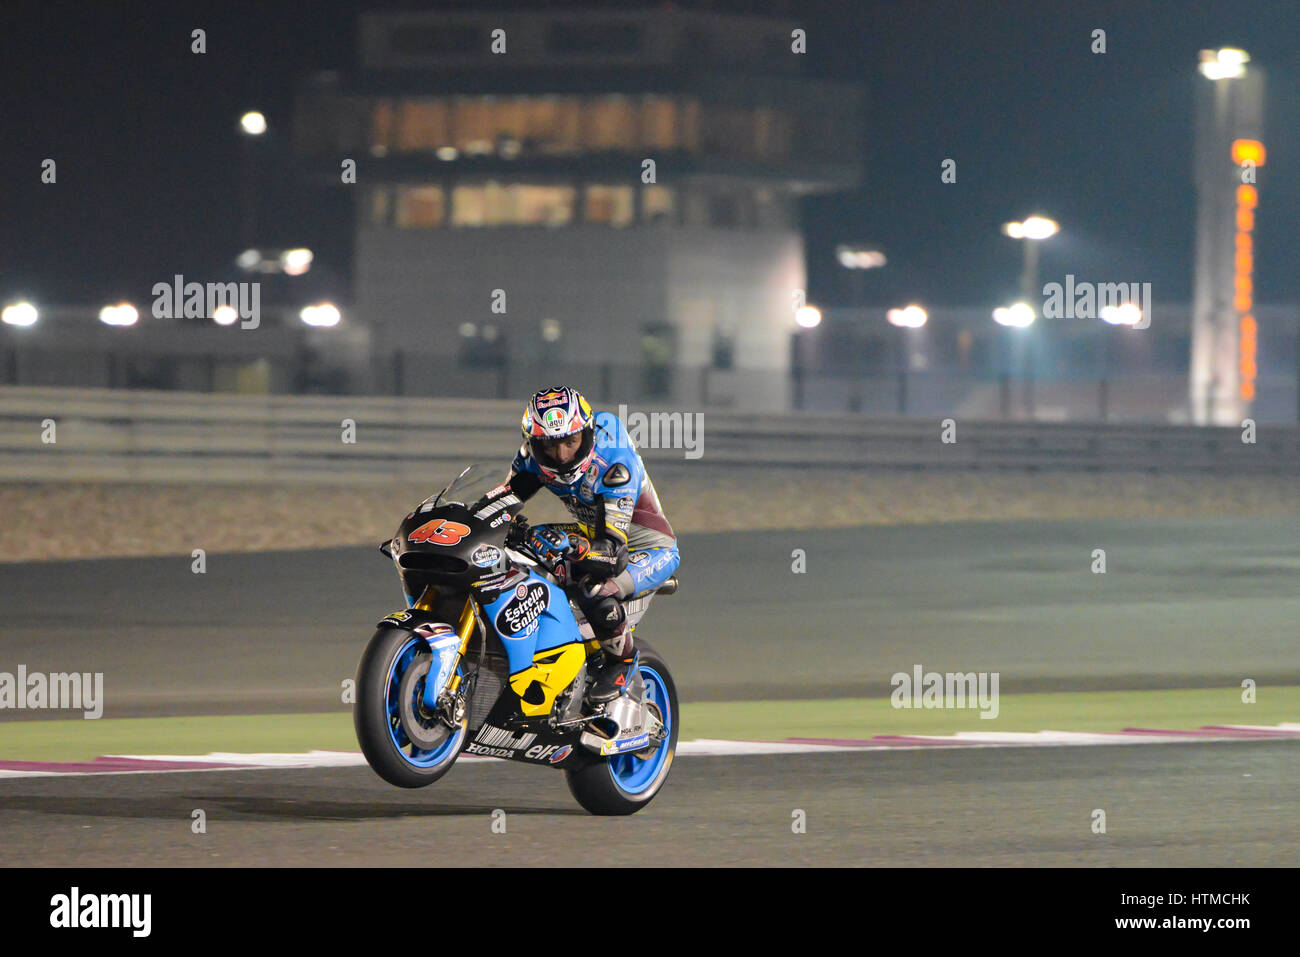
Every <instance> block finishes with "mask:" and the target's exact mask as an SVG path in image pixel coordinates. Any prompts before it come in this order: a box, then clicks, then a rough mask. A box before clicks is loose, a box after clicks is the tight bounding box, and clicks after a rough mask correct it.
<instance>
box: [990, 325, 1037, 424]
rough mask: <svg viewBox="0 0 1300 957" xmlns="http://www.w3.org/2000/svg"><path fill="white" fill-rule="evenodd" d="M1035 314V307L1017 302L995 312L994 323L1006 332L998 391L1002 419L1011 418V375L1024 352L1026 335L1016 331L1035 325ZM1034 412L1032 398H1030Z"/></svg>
mask: <svg viewBox="0 0 1300 957" xmlns="http://www.w3.org/2000/svg"><path fill="white" fill-rule="evenodd" d="M1035 318H1036V317H1035V313H1034V308H1033V306H1031V305H1029V303H1027V302H1017V303H1013V304H1012V305H1010V306H999V307H998V308H997V309H994V310H993V321H994V322H996V323H997V324H998V325H999V326H1002V328H1004V329H1005V330H1006V335H1005V337H1004V339H1003V343H1004V344H1003V352H1002V354H1003V356H1004V357H1005V359H1004V364H1003V367H1002V368H1003V370H1004V371H1003V373H1002V375H1001V377H1000V382H999V383H998V387H999V389H998V391H999V393H1000V395H1001V406H1002V418H1004V419H1009V418H1010V417H1011V374H1012V371H1013V370H1014V369H1015V367H1016V366H1018V365H1019V364H1020V362H1019V360H1020V357H1021V354H1022V352H1023V350H1024V341H1023V340H1024V336H1025V335H1027V334H1028V333H1027V332H1025V333H1024V334H1020V333H1018V332H1017V331H1016V330H1018V329H1021V330H1028V329H1029V327H1030V326H1032V325H1033V324H1034V319H1035ZM1028 398H1029V401H1030V403H1031V411H1032V401H1033V400H1032V396H1029V397H1028Z"/></svg>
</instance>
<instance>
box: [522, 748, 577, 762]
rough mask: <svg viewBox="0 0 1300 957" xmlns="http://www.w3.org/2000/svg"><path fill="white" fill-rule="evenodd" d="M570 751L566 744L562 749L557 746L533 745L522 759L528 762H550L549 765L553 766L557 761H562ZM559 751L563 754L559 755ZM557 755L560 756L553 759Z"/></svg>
mask: <svg viewBox="0 0 1300 957" xmlns="http://www.w3.org/2000/svg"><path fill="white" fill-rule="evenodd" d="M572 750H573V748H571V747H570V746H569V745H567V744H566V745H564V746H563V747H561V746H560V745H558V744H535V745H533V746H532V747H531V748H529V749H528V751H527V752H526V753H525V754H524V757H526V758H527V759H528V760H529V761H550V762H551V764H555V763H556V762H557V761H563V760H564V759H565V758H566V757H568V756H569V752H570V751H572ZM561 751H562V752H564V753H563V754H560V752H561ZM557 754H559V755H560V756H559V757H558V758H557V757H555V755H557Z"/></svg>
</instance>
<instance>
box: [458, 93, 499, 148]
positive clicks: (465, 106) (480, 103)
mask: <svg viewBox="0 0 1300 957" xmlns="http://www.w3.org/2000/svg"><path fill="white" fill-rule="evenodd" d="M495 114H496V101H495V100H494V99H493V98H492V97H488V96H476V97H468V96H463V97H456V99H455V101H454V103H453V106H452V109H451V123H452V131H453V133H454V136H455V139H454V141H453V143H454V145H455V146H456V148H457V149H459V150H461V151H462V152H465V153H470V154H474V153H490V152H492V144H493V143H494V142H495V140H496V129H495V125H496V124H495V118H496V117H495Z"/></svg>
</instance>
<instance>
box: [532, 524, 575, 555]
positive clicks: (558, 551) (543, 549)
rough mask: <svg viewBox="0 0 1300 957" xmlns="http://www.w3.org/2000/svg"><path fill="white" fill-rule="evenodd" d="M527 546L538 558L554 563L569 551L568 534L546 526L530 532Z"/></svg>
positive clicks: (540, 526) (539, 526)
mask: <svg viewBox="0 0 1300 957" xmlns="http://www.w3.org/2000/svg"><path fill="white" fill-rule="evenodd" d="M528 544H529V546H530V547H531V548H532V550H533V551H534V552H535V553H536V554H537V555H538V557H539V558H545V559H548V560H549V561H555V560H556V559H558V558H560V557H561V556H562V555H564V553H565V552H567V551H568V550H569V536H568V533H566V532H564V531H562V530H560V529H558V528H552V527H550V526H547V525H538V526H537V527H535V528H533V529H531V530H530V532H529V535H528Z"/></svg>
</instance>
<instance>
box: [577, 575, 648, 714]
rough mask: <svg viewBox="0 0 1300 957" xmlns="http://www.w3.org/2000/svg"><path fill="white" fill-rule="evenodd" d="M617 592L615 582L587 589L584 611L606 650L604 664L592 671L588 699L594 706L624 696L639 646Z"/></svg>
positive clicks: (602, 647)
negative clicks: (634, 638) (633, 636)
mask: <svg viewBox="0 0 1300 957" xmlns="http://www.w3.org/2000/svg"><path fill="white" fill-rule="evenodd" d="M618 590H619V589H618V586H617V585H616V584H615V583H614V582H613V581H612V580H610V581H606V582H602V583H601V584H600V585H599V586H597V587H596V588H595V589H593V590H590V591H588V590H587V589H584V593H585V594H586V598H587V601H586V602H585V604H586V607H585V608H584V609H583V610H584V611H585V612H586V614H587V620H588V621H589V622H591V628H592V631H593V632H594V633H595V636H596V638H597V639H599V641H600V647H601V649H602V650H603V651H604V657H603V659H602V660H601V663H600V664H599V665H597V666H596V668H595V669H594V670H593V671H592V677H593V679H594V681H593V683H592V685H591V687H590V688H589V689H588V691H587V700H588V701H589V702H591V703H592V704H600V703H601V702H604V701H612V700H614V699H615V698H617V697H618V696H619V695H621V694H622V693H623V690H624V689H625V688H626V687H627V684H628V682H629V681H631V680H632V669H633V668H634V667H635V666H636V646H635V643H634V642H633V640H632V632H631V630H630V629H629V628H628V624H627V610H626V609H625V608H624V607H623V603H622V602H621V601H619V599H618V598H617V597H616V595H617V593H618Z"/></svg>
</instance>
